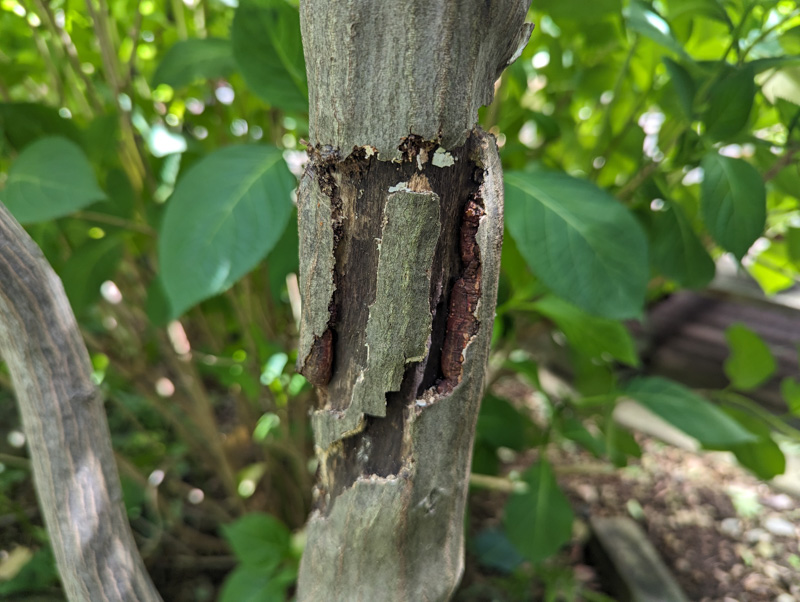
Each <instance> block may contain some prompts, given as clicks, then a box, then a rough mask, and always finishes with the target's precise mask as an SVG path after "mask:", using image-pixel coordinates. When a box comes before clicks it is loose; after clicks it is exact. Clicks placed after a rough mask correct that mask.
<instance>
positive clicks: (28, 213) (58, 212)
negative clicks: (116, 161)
mask: <svg viewBox="0 0 800 602" xmlns="http://www.w3.org/2000/svg"><path fill="white" fill-rule="evenodd" d="M105 197H106V195H105V193H104V192H103V191H102V190H101V189H100V186H99V185H98V184H97V179H96V178H95V175H94V171H93V170H92V166H91V165H89V161H88V160H87V159H86V156H85V155H84V154H83V151H82V150H81V149H80V147H79V146H78V145H77V144H75V143H74V142H71V141H69V140H67V139H66V138H60V137H50V138H42V139H40V140H37V141H36V142H34V143H33V144H31V145H30V146H26V147H25V149H24V150H23V151H22V152H21V153H20V155H19V157H17V160H16V161H14V163H13V165H12V166H11V169H10V170H9V172H8V180H7V182H6V187H5V189H4V190H3V191H2V192H0V200H2V201H3V203H5V205H6V207H8V210H9V211H11V213H12V214H13V215H14V217H16V218H17V220H18V221H20V222H21V223H23V224H27V223H32V222H43V221H45V220H50V219H55V218H57V217H63V216H65V215H69V214H70V213H73V212H75V211H77V210H78V209H81V208H83V207H86V206H87V205H90V204H91V203H93V202H95V201H99V200H101V199H104V198H105Z"/></svg>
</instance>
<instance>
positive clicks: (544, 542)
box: [503, 459, 573, 563]
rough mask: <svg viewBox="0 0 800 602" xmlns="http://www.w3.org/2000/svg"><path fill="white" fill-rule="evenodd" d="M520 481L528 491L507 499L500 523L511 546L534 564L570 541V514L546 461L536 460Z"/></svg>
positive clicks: (567, 503)
mask: <svg viewBox="0 0 800 602" xmlns="http://www.w3.org/2000/svg"><path fill="white" fill-rule="evenodd" d="M522 478H523V480H524V481H525V482H526V483H527V484H528V490H527V491H526V492H525V493H516V494H513V495H512V496H511V497H510V498H509V499H508V502H507V503H506V508H505V517H504V523H503V524H504V526H505V529H506V534H507V535H508V539H509V540H510V541H511V543H512V544H514V547H515V548H516V549H517V550H518V551H519V552H520V553H521V554H522V555H523V556H524V557H525V558H526V560H529V561H530V562H534V563H536V562H541V561H543V560H546V559H547V558H548V557H550V556H552V555H553V554H555V553H556V552H558V550H559V549H560V548H561V546H563V545H564V544H566V543H567V542H568V541H569V540H570V538H571V537H572V520H573V515H572V509H571V508H570V506H569V501H568V500H567V498H566V496H565V495H564V494H563V493H562V492H561V489H559V487H558V483H557V482H556V479H555V476H553V469H552V468H550V464H549V463H548V462H547V461H546V460H543V459H542V460H539V461H538V462H537V463H536V464H534V465H533V466H532V467H531V468H529V469H528V470H527V471H526V472H525V474H524V475H523V477H522Z"/></svg>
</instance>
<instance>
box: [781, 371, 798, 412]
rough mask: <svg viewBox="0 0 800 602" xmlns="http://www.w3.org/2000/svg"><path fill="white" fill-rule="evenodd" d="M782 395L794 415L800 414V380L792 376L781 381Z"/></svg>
mask: <svg viewBox="0 0 800 602" xmlns="http://www.w3.org/2000/svg"><path fill="white" fill-rule="evenodd" d="M781 396H782V397H783V400H784V401H785V402H786V406H787V407H788V408H789V412H791V413H792V414H793V415H794V416H800V382H797V381H796V380H795V379H794V378H792V377H791V376H787V377H786V378H784V379H783V380H782V381H781Z"/></svg>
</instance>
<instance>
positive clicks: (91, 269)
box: [59, 236, 123, 315]
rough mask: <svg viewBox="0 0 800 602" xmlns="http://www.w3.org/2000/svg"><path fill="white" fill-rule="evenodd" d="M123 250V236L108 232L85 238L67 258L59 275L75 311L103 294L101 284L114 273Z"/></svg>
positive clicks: (80, 311)
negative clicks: (105, 234) (98, 237)
mask: <svg viewBox="0 0 800 602" xmlns="http://www.w3.org/2000/svg"><path fill="white" fill-rule="evenodd" d="M122 252H123V241H122V239H121V238H120V237H119V236H106V237H105V238H103V239H101V240H97V241H95V240H90V241H88V242H86V243H85V244H84V245H83V246H82V247H80V248H79V249H78V250H77V251H75V253H73V254H72V256H71V257H70V258H69V259H68V260H67V262H66V263H65V264H64V267H63V268H62V269H61V271H60V273H59V276H61V280H62V282H63V283H64V291H65V292H66V293H67V298H69V303H70V305H71V306H72V311H73V312H75V314H77V315H80V314H82V313H83V312H84V311H85V310H86V309H87V308H88V307H89V305H90V304H92V303H94V302H95V301H96V300H97V299H98V298H99V297H100V285H101V284H103V282H105V281H106V280H109V279H111V278H112V277H113V275H114V272H115V271H116V269H117V264H118V263H119V261H120V260H121V259H122Z"/></svg>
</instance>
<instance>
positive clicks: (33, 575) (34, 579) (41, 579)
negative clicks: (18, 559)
mask: <svg viewBox="0 0 800 602" xmlns="http://www.w3.org/2000/svg"><path fill="white" fill-rule="evenodd" d="M57 583H58V571H57V570H56V563H55V558H53V552H52V551H51V550H50V547H49V546H48V547H44V548H40V549H39V550H37V551H36V552H35V553H34V554H33V557H32V558H31V559H30V560H29V561H28V562H27V563H25V565H24V566H23V567H22V568H21V569H20V571H19V572H18V573H17V574H16V575H14V577H13V578H12V579H9V580H8V581H0V596H2V597H3V599H5V600H21V599H28V598H27V596H25V597H23V596H19V597H16V596H14V594H24V593H34V592H42V591H46V590H48V589H49V588H51V587H52V586H54V585H56V584H57ZM6 596H8V598H6Z"/></svg>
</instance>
